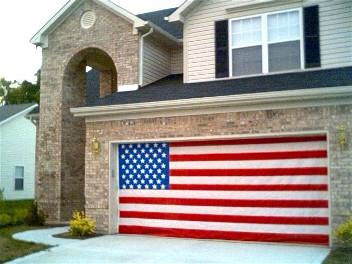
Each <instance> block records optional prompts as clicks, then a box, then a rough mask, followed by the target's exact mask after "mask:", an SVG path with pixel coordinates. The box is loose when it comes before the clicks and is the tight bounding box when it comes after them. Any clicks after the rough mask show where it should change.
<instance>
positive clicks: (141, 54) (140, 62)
mask: <svg viewBox="0 0 352 264" xmlns="http://www.w3.org/2000/svg"><path fill="white" fill-rule="evenodd" d="M153 32H154V28H151V29H150V30H149V31H148V32H147V33H145V34H144V35H142V36H141V39H140V44H139V87H141V86H142V85H143V74H144V71H143V64H144V59H143V58H144V39H145V38H146V37H148V36H149V35H150V34H152V33H153Z"/></svg>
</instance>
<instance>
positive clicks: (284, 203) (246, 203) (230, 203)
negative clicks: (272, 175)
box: [119, 197, 328, 208]
mask: <svg viewBox="0 0 352 264" xmlns="http://www.w3.org/2000/svg"><path fill="white" fill-rule="evenodd" d="M119 200H120V203H121V204H162V205H190V206H223V207H267V208H328V201H326V200H313V201H310V200H227V199H186V198H150V197H120V199H119Z"/></svg>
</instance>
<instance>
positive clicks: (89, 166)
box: [86, 105, 352, 232]
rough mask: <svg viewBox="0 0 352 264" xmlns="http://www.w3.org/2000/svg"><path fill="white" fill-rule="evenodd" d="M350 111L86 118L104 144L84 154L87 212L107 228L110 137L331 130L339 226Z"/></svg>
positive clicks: (351, 176) (348, 206) (345, 206)
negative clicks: (341, 136)
mask: <svg viewBox="0 0 352 264" xmlns="http://www.w3.org/2000/svg"><path fill="white" fill-rule="evenodd" d="M351 115H352V105H349V106H330V107H312V108H303V109H287V110H270V111H253V112H242V113H226V114H212V115H199V116H186V117H168V118H151V119H141V120H125V121H111V122H95V123H87V142H90V141H91V140H92V138H93V137H94V136H96V137H97V138H98V140H99V141H100V142H101V143H102V153H101V154H100V155H99V156H94V155H92V154H90V153H89V149H87V154H86V199H87V203H86V208H87V212H88V215H89V216H91V217H93V218H96V219H97V223H98V230H100V231H104V232H107V231H108V219H109V197H108V193H109V192H108V190H109V142H111V141H119V140H136V141H138V140H143V139H158V138H180V137H182V138H183V137H206V136H220V137H221V136H224V135H226V136H228V135H236V136H238V135H248V134H263V133H265V134H266V133H273V134H275V133H276V134H277V133H286V132H306V131H327V132H328V133H329V146H330V148H329V157H330V176H331V209H332V224H333V227H334V228H335V227H336V226H337V224H339V223H341V222H342V221H343V220H345V219H346V218H347V217H348V216H351V214H352V203H351V200H352V165H351V160H352V138H351V137H350V138H349V149H348V150H347V151H340V150H339V148H338V144H337V139H336V128H337V126H338V125H339V124H341V123H343V122H346V123H347V124H348V128H349V134H350V135H352V120H351Z"/></svg>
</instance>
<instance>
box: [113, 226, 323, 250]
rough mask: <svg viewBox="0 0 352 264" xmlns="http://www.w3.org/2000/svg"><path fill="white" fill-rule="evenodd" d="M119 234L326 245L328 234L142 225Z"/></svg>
mask: <svg viewBox="0 0 352 264" xmlns="http://www.w3.org/2000/svg"><path fill="white" fill-rule="evenodd" d="M119 233H121V234H143V235H157V236H165V237H180V238H198V239H222V240H237V241H255V242H281V243H301V244H307V243H309V244H319V245H324V246H327V245H328V244H329V236H327V235H313V234H312V235H301V234H272V233H249V232H225V231H205V230H192V229H176V228H155V227H143V226H119Z"/></svg>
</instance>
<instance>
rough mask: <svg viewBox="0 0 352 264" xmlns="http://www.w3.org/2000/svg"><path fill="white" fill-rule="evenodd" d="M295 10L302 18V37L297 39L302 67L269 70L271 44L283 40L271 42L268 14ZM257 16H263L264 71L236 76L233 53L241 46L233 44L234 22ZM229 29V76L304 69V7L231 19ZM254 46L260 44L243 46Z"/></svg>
mask: <svg viewBox="0 0 352 264" xmlns="http://www.w3.org/2000/svg"><path fill="white" fill-rule="evenodd" d="M294 11H298V14H299V20H300V34H299V35H300V39H297V40H300V54H301V68H300V69H295V70H287V71H275V72H269V45H270V44H273V43H281V42H277V41H273V42H269V41H268V37H269V32H268V16H270V15H276V14H282V13H289V12H294ZM256 17H260V18H261V26H262V43H261V47H262V73H260V74H249V75H241V76H234V75H233V65H232V64H233V62H232V56H233V54H232V53H233V49H238V48H239V47H233V45H232V22H233V21H238V20H243V19H249V18H256ZM228 30H229V32H228V34H229V47H230V50H229V76H230V77H231V78H240V77H246V76H257V75H264V74H275V73H283V72H292V71H297V70H304V66H305V63H304V58H305V53H304V29H303V8H294V9H286V10H280V11H275V12H267V13H262V14H257V15H251V16H244V17H238V18H233V19H229V26H228ZM282 42H284V41H282ZM252 46H258V45H249V46H243V47H242V48H245V47H252Z"/></svg>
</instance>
